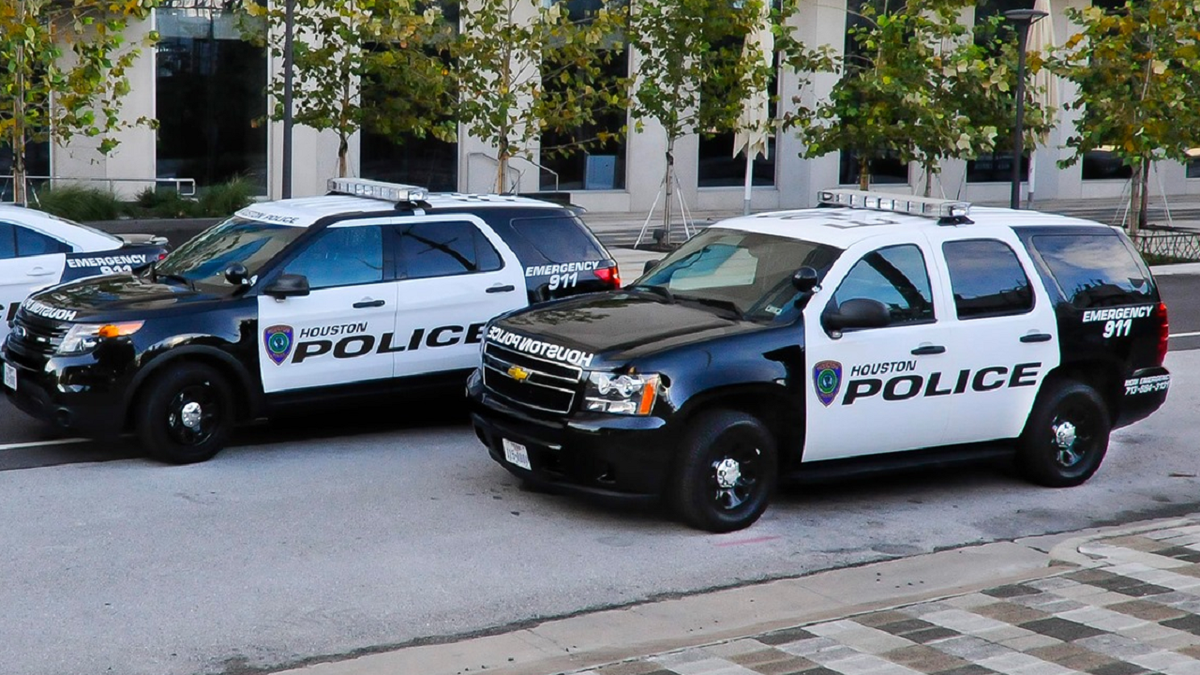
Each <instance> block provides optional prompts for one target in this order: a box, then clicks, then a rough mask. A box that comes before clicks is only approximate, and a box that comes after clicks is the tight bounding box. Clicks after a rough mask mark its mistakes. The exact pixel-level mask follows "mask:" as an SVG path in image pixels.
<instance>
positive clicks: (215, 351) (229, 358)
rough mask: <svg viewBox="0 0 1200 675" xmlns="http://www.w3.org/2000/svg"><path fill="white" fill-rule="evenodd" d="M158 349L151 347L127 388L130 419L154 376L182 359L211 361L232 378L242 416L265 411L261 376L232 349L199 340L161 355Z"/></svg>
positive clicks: (252, 415) (126, 394)
mask: <svg viewBox="0 0 1200 675" xmlns="http://www.w3.org/2000/svg"><path fill="white" fill-rule="evenodd" d="M155 351H156V350H153V349H152V350H147V354H148V355H149V358H148V359H147V360H146V361H145V362H144V363H143V364H142V366H141V367H140V368H138V370H137V373H136V374H135V375H134V376H133V379H132V380H131V381H130V384H129V387H127V388H126V390H125V399H124V402H123V405H122V408H123V409H124V410H125V411H126V413H125V414H126V417H127V418H128V416H129V414H130V413H131V411H132V409H133V405H134V404H135V402H136V401H137V397H138V395H139V394H140V393H141V391H142V388H143V387H144V386H145V384H146V383H147V382H149V381H150V378H152V377H154V376H155V375H156V374H158V373H160V372H162V371H163V369H165V368H168V367H170V366H171V365H173V364H176V363H179V362H180V361H181V360H186V361H196V362H200V363H207V364H209V365H211V366H213V367H214V368H216V369H217V370H218V371H220V372H221V373H222V374H224V375H225V376H226V377H228V378H229V384H230V387H232V389H233V391H234V394H235V395H236V396H237V401H236V404H235V410H237V411H238V417H239V419H243V420H245V419H254V418H255V417H257V416H258V415H259V413H260V411H262V409H263V394H262V387H261V386H260V385H259V383H258V379H257V378H256V377H255V376H254V375H253V374H251V373H250V371H249V370H248V369H247V368H246V366H245V364H243V363H242V362H241V361H239V360H238V359H237V358H236V357H234V356H233V355H232V354H230V353H229V352H227V351H225V350H223V349H221V348H219V347H217V346H215V345H211V344H197V343H190V344H184V345H179V346H174V347H170V348H168V349H162V350H158V353H157V354H155V353H154V352H155Z"/></svg>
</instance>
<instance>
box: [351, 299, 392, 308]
mask: <svg viewBox="0 0 1200 675" xmlns="http://www.w3.org/2000/svg"><path fill="white" fill-rule="evenodd" d="M384 304H385V303H384V302H383V301H382V300H360V301H359V302H356V303H354V309H366V308H368V307H383V305H384Z"/></svg>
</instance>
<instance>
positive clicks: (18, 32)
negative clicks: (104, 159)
mask: <svg viewBox="0 0 1200 675" xmlns="http://www.w3.org/2000/svg"><path fill="white" fill-rule="evenodd" d="M158 2H159V0H4V2H3V3H0V92H2V94H3V95H2V96H0V141H3V142H4V143H5V144H7V145H8V146H9V147H11V148H12V149H13V155H14V160H15V161H14V168H13V173H14V175H15V178H16V180H15V187H16V192H15V195H14V196H15V198H16V200H17V202H19V203H24V201H25V189H24V184H25V144H26V143H27V142H28V141H30V140H44V139H49V140H52V141H54V142H56V143H59V144H65V143H66V142H68V141H69V140H70V139H72V138H73V137H75V136H86V137H89V138H97V139H99V142H98V144H97V147H98V149H99V151H100V152H101V153H104V154H107V153H109V152H112V151H113V150H114V149H115V148H116V146H117V140H116V138H115V137H114V136H113V132H115V131H119V130H121V129H125V128H128V127H130V126H133V125H139V124H152V121H151V120H148V119H146V118H139V119H137V120H133V121H128V120H124V119H122V118H121V117H120V110H121V102H122V99H123V98H124V97H125V96H126V95H127V94H128V93H129V81H128V70H129V68H130V67H131V66H132V64H133V62H134V60H135V59H136V58H137V57H138V55H139V49H138V46H137V45H130V44H127V43H126V41H125V35H124V33H125V29H126V27H127V26H128V25H129V24H130V23H131V22H134V21H140V20H143V19H146V18H147V17H148V16H149V15H150V11H151V10H152V9H153V8H154V7H155V6H157V4H158ZM155 39H156V36H155V35H154V34H150V35H149V37H148V38H147V40H148V42H150V43H152V42H153V41H154V40H155ZM51 101H53V105H51V104H50V102H51Z"/></svg>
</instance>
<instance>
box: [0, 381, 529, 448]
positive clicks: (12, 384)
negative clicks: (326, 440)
mask: <svg viewBox="0 0 1200 675" xmlns="http://www.w3.org/2000/svg"><path fill="white" fill-rule="evenodd" d="M4 386H6V387H8V388H9V389H12V390H13V391H16V390H17V369H16V368H14V367H13V365H12V364H11V363H7V362H5V364H4ZM526 461H528V460H526Z"/></svg>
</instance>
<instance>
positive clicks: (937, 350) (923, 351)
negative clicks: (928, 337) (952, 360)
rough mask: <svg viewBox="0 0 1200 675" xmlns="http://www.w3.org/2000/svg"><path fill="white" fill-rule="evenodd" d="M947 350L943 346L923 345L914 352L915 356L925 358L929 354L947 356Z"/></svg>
mask: <svg viewBox="0 0 1200 675" xmlns="http://www.w3.org/2000/svg"><path fill="white" fill-rule="evenodd" d="M945 353H946V348H945V347H943V346H941V345H921V346H920V347H917V348H916V349H914V350H912V354H913V356H925V355H927V354H945Z"/></svg>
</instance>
